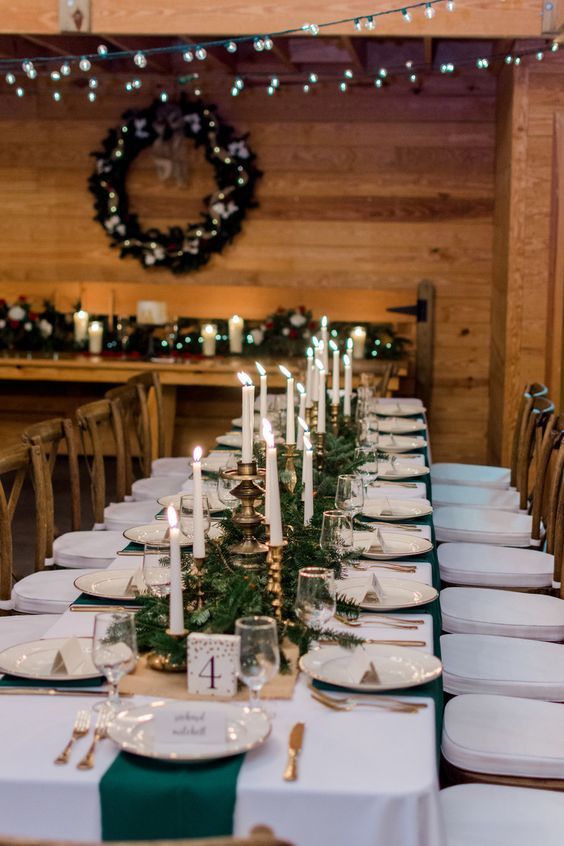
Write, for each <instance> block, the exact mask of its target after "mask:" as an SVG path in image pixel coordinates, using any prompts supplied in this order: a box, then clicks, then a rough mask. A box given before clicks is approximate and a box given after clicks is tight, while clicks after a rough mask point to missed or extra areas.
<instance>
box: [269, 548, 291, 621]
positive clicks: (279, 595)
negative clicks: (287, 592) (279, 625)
mask: <svg viewBox="0 0 564 846" xmlns="http://www.w3.org/2000/svg"><path fill="white" fill-rule="evenodd" d="M286 544H287V541H283V542H282V545H281V546H273V545H272V544H271V543H269V544H268V559H269V565H268V583H267V587H266V589H267V591H268V593H269V595H270V599H271V604H272V610H273V613H274V617H275V619H276V620H278V621H280V622H282V608H283V605H284V594H283V592H282V558H283V556H284V547H285V546H286Z"/></svg>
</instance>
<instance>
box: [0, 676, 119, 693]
mask: <svg viewBox="0 0 564 846" xmlns="http://www.w3.org/2000/svg"><path fill="white" fill-rule="evenodd" d="M105 683H106V679H105V678H104V677H103V676H97V677H96V678H94V679H80V680H79V681H70V682H65V681H55V680H53V681H37V680H35V679H21V678H19V677H18V676H9V675H5V676H2V678H0V687H68V688H71V689H72V688H74V687H79V688H80V687H93V688H94V687H101V686H102V685H103V684H105ZM92 695H93V696H95V695H96V692H95V691H94V692H93V694H92Z"/></svg>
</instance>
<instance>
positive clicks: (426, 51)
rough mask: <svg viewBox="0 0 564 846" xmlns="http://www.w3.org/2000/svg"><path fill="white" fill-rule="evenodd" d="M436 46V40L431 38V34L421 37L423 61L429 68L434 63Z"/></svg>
mask: <svg viewBox="0 0 564 846" xmlns="http://www.w3.org/2000/svg"><path fill="white" fill-rule="evenodd" d="M436 47H437V42H436V41H434V40H433V38H432V36H430V35H426V36H425V38H424V39H423V61H424V62H425V64H426V65H427V67H429V68H432V67H433V65H434V64H435V50H436Z"/></svg>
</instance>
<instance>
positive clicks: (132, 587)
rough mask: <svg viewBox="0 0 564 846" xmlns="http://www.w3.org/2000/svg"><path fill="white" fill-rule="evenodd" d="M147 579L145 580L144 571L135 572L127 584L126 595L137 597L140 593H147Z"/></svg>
mask: <svg viewBox="0 0 564 846" xmlns="http://www.w3.org/2000/svg"><path fill="white" fill-rule="evenodd" d="M145 588H146V585H145V579H144V578H143V571H142V570H141V569H139V570H135V572H134V573H133V574H132V576H131V578H130V580H129V581H128V583H127V587H126V588H125V592H126V594H132V593H133V594H135V596H137V595H138V594H140V593H145Z"/></svg>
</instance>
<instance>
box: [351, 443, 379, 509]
mask: <svg viewBox="0 0 564 846" xmlns="http://www.w3.org/2000/svg"><path fill="white" fill-rule="evenodd" d="M354 458H355V461H361V462H362V463H361V464H360V466H359V468H358V470H357V471H356V472H357V473H358V474H359V476H360V477H361V478H362V481H363V483H364V498H365V499H366V498H367V496H368V485H370V484H371V483H372V482H374V481H375V479H376V478H377V476H378V450H377V449H376V448H375V447H373V446H361V447H357V448H356V449H355V451H354Z"/></svg>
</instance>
